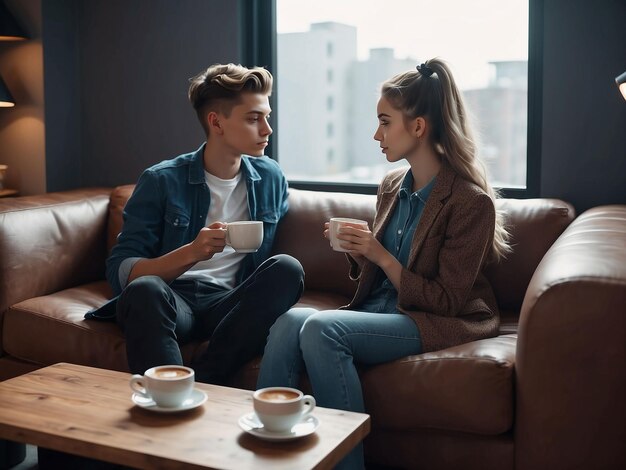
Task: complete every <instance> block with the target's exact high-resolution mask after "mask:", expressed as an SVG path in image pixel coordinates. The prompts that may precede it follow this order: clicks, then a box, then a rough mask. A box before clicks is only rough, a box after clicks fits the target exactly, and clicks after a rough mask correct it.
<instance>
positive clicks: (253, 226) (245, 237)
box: [226, 220, 263, 253]
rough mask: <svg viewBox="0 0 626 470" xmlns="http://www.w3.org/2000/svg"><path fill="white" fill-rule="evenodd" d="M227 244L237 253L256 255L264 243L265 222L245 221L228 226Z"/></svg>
mask: <svg viewBox="0 0 626 470" xmlns="http://www.w3.org/2000/svg"><path fill="white" fill-rule="evenodd" d="M226 243H227V244H228V245H230V246H232V247H233V248H234V249H235V251H236V252H237V253H254V252H255V251H256V250H258V249H259V247H260V246H261V243H263V222H262V221H260V220H244V221H241V222H230V223H229V224H228V225H227V226H226Z"/></svg>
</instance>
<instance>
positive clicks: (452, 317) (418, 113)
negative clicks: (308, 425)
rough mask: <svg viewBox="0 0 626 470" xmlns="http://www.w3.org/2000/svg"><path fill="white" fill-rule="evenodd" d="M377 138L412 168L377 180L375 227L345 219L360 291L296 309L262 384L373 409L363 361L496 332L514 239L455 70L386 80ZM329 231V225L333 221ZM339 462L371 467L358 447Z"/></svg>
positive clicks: (275, 340)
mask: <svg viewBox="0 0 626 470" xmlns="http://www.w3.org/2000/svg"><path fill="white" fill-rule="evenodd" d="M377 114H378V120H379V124H378V129H377V130H376V133H375V134H374V139H375V140H376V141H378V142H379V143H380V147H381V149H382V153H384V154H385V156H386V158H387V160H388V161H389V162H396V161H399V160H402V159H406V160H407V162H408V163H409V165H410V168H409V169H408V170H407V169H406V168H401V169H396V170H394V171H392V172H390V173H389V174H388V175H387V176H386V177H385V178H384V179H383V181H382V183H381V184H380V187H379V189H378V198H377V204H376V217H375V220H374V224H373V227H372V230H371V231H370V230H369V229H358V228H351V227H346V228H343V229H341V230H340V234H339V236H338V238H339V239H341V240H342V247H344V248H346V249H348V250H350V251H349V255H348V260H349V261H350V264H351V267H350V277H351V278H353V279H355V280H358V287H357V290H356V294H355V296H354V298H353V299H352V301H351V302H350V304H349V305H347V306H345V307H342V308H341V309H340V310H330V311H322V312H320V311H316V310H313V309H305V308H294V309H291V310H289V311H288V312H286V313H284V314H283V315H281V316H280V317H279V318H278V320H277V321H276V323H275V324H274V326H273V327H272V328H271V330H270V334H269V338H268V343H267V345H266V347H265V354H264V356H263V361H262V363H261V371H260V375H259V380H258V384H257V385H258V387H259V388H261V387H269V386H279V385H282V386H291V387H297V386H298V382H299V377H300V374H301V373H302V372H303V371H304V369H305V368H306V372H307V373H308V376H309V379H310V381H311V385H312V387H313V394H314V396H315V398H316V400H317V404H318V405H320V406H324V407H330V408H339V409H344V410H350V411H364V410H365V407H364V404H363V396H362V392H361V383H360V381H359V376H358V374H357V371H356V368H355V363H361V364H368V365H372V364H379V363H383V362H387V361H392V360H395V359H398V358H401V357H404V356H408V355H411V354H420V353H424V352H427V351H432V350H437V349H443V348H447V347H450V346H454V345H457V344H461V343H465V342H469V341H474V340H477V339H481V338H486V337H490V336H494V335H496V334H497V332H498V326H499V315H498V307H497V304H496V299H495V297H494V294H493V291H492V289H491V286H490V285H489V282H488V281H487V279H486V277H485V276H484V274H483V268H484V266H485V264H486V263H487V262H488V261H490V260H495V259H498V258H499V257H501V256H503V255H504V254H506V252H507V251H508V250H509V247H508V245H507V234H506V231H505V228H504V227H503V224H502V221H501V220H500V217H499V216H498V215H497V214H496V210H495V208H494V199H495V193H494V190H493V189H492V188H491V187H490V185H489V183H488V182H487V179H486V175H485V171H484V167H483V165H482V164H481V162H480V160H479V159H478V157H477V155H476V147H475V143H474V140H473V137H472V133H471V130H470V126H469V123H468V119H467V113H466V110H465V106H464V104H463V100H462V97H461V93H460V92H459V90H458V88H457V86H456V84H455V82H454V79H453V77H452V75H451V73H450V69H449V68H448V66H447V65H446V63H445V62H443V61H441V60H439V59H432V60H429V61H427V62H426V63H424V64H421V65H419V66H417V67H416V70H413V71H409V72H405V73H402V74H399V75H396V76H395V77H393V78H391V79H390V80H388V81H387V82H385V83H384V84H383V85H382V92H381V97H380V100H379V101H378V108H377ZM324 236H325V237H328V224H326V227H325V230H324ZM341 467H342V468H362V467H363V452H362V449H360V448H357V449H355V451H354V452H352V453H351V454H350V455H349V456H348V457H347V458H346V459H344V461H342V462H341Z"/></svg>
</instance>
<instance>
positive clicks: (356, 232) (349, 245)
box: [337, 225, 395, 267]
mask: <svg viewBox="0 0 626 470" xmlns="http://www.w3.org/2000/svg"><path fill="white" fill-rule="evenodd" d="M337 239H339V240H341V247H342V248H345V249H346V250H350V255H351V256H352V257H356V256H363V257H365V258H367V259H368V260H370V261H371V262H372V263H375V264H377V265H378V266H381V267H382V266H383V263H384V262H385V260H387V261H389V260H388V258H389V257H391V258H393V255H392V254H391V253H389V252H388V251H387V250H386V249H385V247H384V246H383V245H382V244H381V243H380V242H379V241H378V240H376V238H375V237H374V234H373V233H372V231H371V230H370V229H369V228H365V229H364V228H362V227H353V226H349V225H344V226H342V227H341V228H340V229H339V231H338V232H337ZM394 259H395V258H394Z"/></svg>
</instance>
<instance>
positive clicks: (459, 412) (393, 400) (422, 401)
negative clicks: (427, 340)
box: [361, 335, 517, 435]
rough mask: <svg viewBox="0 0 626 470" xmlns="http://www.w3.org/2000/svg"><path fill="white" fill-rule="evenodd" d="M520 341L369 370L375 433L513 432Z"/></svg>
mask: <svg viewBox="0 0 626 470" xmlns="http://www.w3.org/2000/svg"><path fill="white" fill-rule="evenodd" d="M516 340H517V337H516V335H505V336H499V337H497V338H489V339H484V340H480V341H474V342H472V343H467V344H463V345H460V346H455V347H452V348H448V349H444V350H441V351H436V352H432V353H426V354H421V355H417V356H408V357H405V358H403V359H400V360H397V361H394V362H390V363H388V364H382V365H379V366H375V367H371V368H369V369H367V370H364V371H363V372H362V374H361V381H362V384H363V394H364V399H365V407H366V410H367V412H369V413H370V414H371V415H372V416H373V418H372V419H373V421H372V427H373V428H384V429H396V430H401V429H407V430H408V429H415V428H417V427H419V428H433V429H442V430H448V431H459V432H467V433H477V434H485V435H496V434H501V433H504V432H507V431H509V430H511V428H512V426H513V416H514V403H513V387H514V384H513V375H514V366H515V346H516ZM399 404H401V406H399Z"/></svg>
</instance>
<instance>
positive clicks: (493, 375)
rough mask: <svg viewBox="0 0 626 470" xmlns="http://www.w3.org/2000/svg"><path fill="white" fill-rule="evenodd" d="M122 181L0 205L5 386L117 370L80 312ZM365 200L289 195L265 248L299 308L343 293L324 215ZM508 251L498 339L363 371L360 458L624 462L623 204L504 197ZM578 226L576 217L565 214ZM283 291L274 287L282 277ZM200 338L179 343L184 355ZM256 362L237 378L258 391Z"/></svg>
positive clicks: (96, 291) (111, 228) (113, 220)
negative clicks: (60, 365)
mask: <svg viewBox="0 0 626 470" xmlns="http://www.w3.org/2000/svg"><path fill="white" fill-rule="evenodd" d="M131 191H132V186H123V187H119V188H116V189H115V190H113V191H112V190H111V189H108V188H93V189H85V190H77V191H68V192H60V193H50V194H46V195H42V196H29V197H22V198H12V199H2V200H0V328H1V338H2V341H1V348H0V350H1V354H2V356H1V357H0V380H2V379H6V378H9V377H12V376H15V375H17V374H20V373H24V372H27V371H29V370H33V369H36V368H38V367H41V366H45V365H49V364H53V363H56V362H60V361H64V362H73V363H78V364H86V365H91V366H96V367H103V368H109V369H115V370H121V371H126V370H127V364H126V356H125V344H124V337H123V336H122V334H121V332H120V330H119V329H118V328H117V326H116V325H115V324H113V323H102V322H96V321H87V320H84V319H83V315H84V314H85V312H86V311H87V310H89V309H91V308H93V307H96V306H99V305H101V304H102V303H103V302H104V301H105V300H106V299H107V298H108V297H109V296H110V293H111V292H110V289H109V287H108V285H107V283H106V282H105V281H104V262H105V258H106V256H107V253H108V250H109V249H110V247H111V246H112V244H113V243H114V242H115V236H116V234H117V233H118V232H119V230H120V227H121V214H122V209H123V206H124V204H125V202H126V200H127V198H128V197H129V195H130V193H131ZM374 203H375V198H374V196H364V195H351V194H343V193H341V194H340V193H321V192H310V191H299V190H291V194H290V211H289V213H288V215H287V217H286V218H285V219H284V221H283V222H281V225H280V227H279V230H278V235H277V240H276V246H275V251H276V252H277V253H278V252H280V253H289V254H291V255H293V256H295V257H297V258H298V259H299V260H300V261H301V262H302V265H303V266H304V268H305V272H306V291H305V293H304V295H303V297H302V299H301V302H300V304H301V305H307V306H313V307H317V308H320V309H323V308H330V307H333V308H334V307H337V306H339V305H343V304H345V303H347V301H348V299H349V298H350V296H351V294H352V292H353V290H354V285H353V283H352V282H351V281H349V280H348V276H347V272H348V265H347V263H346V261H345V259H344V258H343V255H342V254H339V253H335V252H333V251H332V250H331V249H330V248H329V246H328V242H327V241H326V240H325V239H324V238H323V237H322V225H323V222H324V221H326V220H328V219H329V218H330V217H331V216H351V217H357V218H364V219H368V220H370V221H371V219H372V217H373V215H374ZM498 207H499V208H500V209H502V210H503V211H504V212H505V213H506V216H507V221H508V225H509V227H510V231H511V232H512V235H513V246H514V252H513V254H511V255H510V256H509V258H508V259H507V260H506V261H504V262H502V263H500V264H499V265H495V266H491V267H490V268H489V272H488V275H489V278H490V279H491V281H492V283H493V286H494V289H495V292H496V296H497V298H498V302H499V305H500V308H501V311H502V325H501V334H500V336H498V337H495V338H491V339H486V340H482V341H476V342H473V343H469V344H464V345H461V346H457V347H454V348H449V349H446V350H442V351H437V352H431V353H427V354H422V355H418V356H410V357H405V358H403V359H400V360H398V361H394V362H392V363H389V364H384V365H380V366H376V367H370V368H363V369H362V370H361V377H362V381H363V388H364V394H365V401H366V406H367V411H368V412H369V413H370V414H371V416H372V432H371V434H370V436H369V437H368V438H367V440H366V447H365V449H366V458H367V461H368V462H369V465H371V466H372V467H375V466H389V467H400V468H429V469H470V468H476V469H498V470H499V469H513V468H516V469H527V470H537V469H557V468H559V469H561V468H581V469H582V468H585V469H590V468H594V469H596V468H626V467H625V465H626V459H625V456H624V442H625V431H624V411H625V408H624V396H625V395H624V391H625V369H626V367H625V362H626V361H625V354H624V352H625V351H624V345H625V344H626V341H625V340H626V338H625V325H624V316H625V314H626V206H604V207H599V208H596V209H593V210H590V211H587V212H586V213H584V214H582V215H581V216H579V217H578V218H577V219H576V220H574V221H573V219H574V211H573V208H572V207H571V206H570V205H569V204H567V203H565V202H563V201H559V200H555V199H529V200H511V199H508V200H501V201H499V203H498ZM572 221H573V223H572ZM277 288H279V286H277ZM200 347H202V345H200V344H191V345H187V346H186V347H185V348H184V357H185V358H186V360H189V358H191V357H192V355H194V354H196V353H197V351H198V349H199V348H200ZM257 372H258V360H256V361H252V362H251V363H250V364H248V365H247V366H246V367H244V368H242V370H240V371H237V373H236V375H235V377H234V380H233V383H232V384H233V385H234V386H238V387H243V388H250V389H252V388H254V385H255V379H256V374H257Z"/></svg>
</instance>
